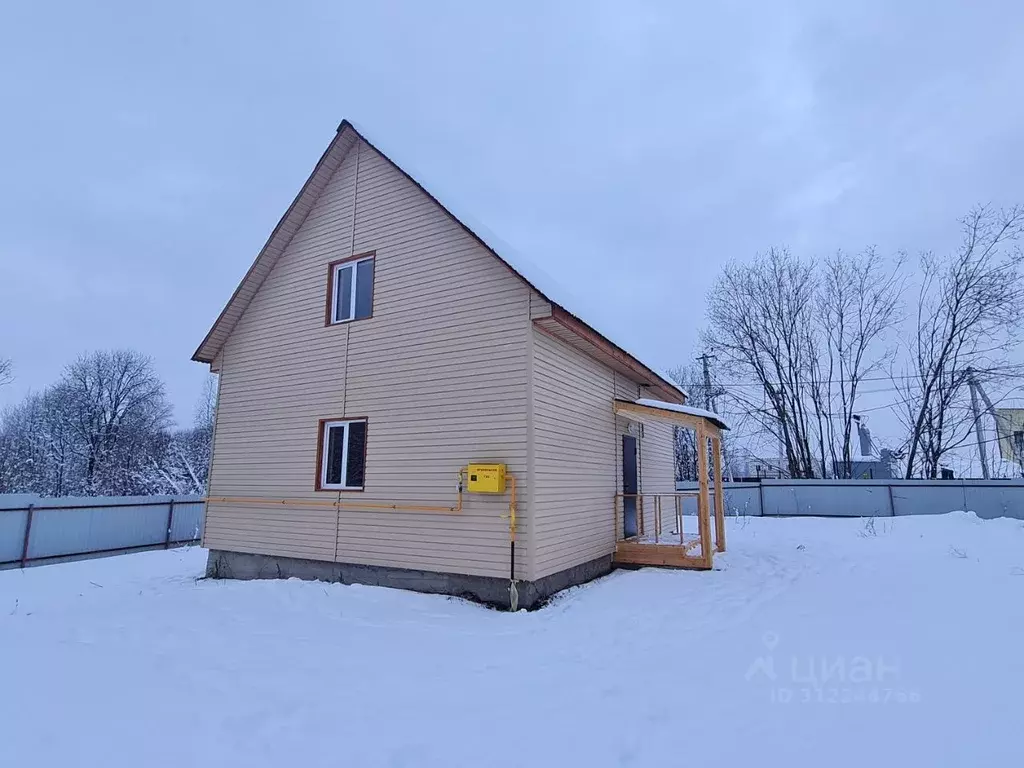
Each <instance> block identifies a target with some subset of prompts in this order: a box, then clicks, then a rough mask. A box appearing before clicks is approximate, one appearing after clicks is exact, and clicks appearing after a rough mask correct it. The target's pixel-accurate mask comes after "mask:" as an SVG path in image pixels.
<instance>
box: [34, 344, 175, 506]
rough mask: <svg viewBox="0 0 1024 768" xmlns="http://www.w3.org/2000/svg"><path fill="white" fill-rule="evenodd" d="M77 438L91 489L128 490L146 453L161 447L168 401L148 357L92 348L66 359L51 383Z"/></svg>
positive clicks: (104, 491) (168, 419) (108, 491)
mask: <svg viewBox="0 0 1024 768" xmlns="http://www.w3.org/2000/svg"><path fill="white" fill-rule="evenodd" d="M53 396H54V397H55V398H56V399H57V401H58V404H59V408H60V410H61V413H62V415H63V418H64V420H65V422H66V423H67V425H68V426H69V428H70V429H71V431H72V433H73V434H74V436H75V438H76V446H77V450H78V451H79V452H80V457H81V459H82V462H83V466H84V486H85V488H86V489H87V490H88V492H90V493H108V494H122V493H127V492H130V490H131V486H132V480H131V478H132V477H133V476H134V474H135V473H136V472H137V471H138V468H139V466H140V465H142V464H144V463H145V462H146V457H148V456H151V455H153V454H154V453H159V448H160V447H159V445H156V444H155V442H156V441H159V440H160V439H162V438H161V435H162V433H163V432H164V431H165V430H166V429H167V428H168V427H169V425H170V406H168V404H167V402H166V400H165V399H164V385H163V382H162V381H161V380H160V378H159V377H158V376H157V374H156V372H155V371H154V370H153V364H152V361H151V360H150V359H149V358H148V357H146V356H145V355H142V354H139V353H138V352H134V351H131V350H116V351H113V352H94V353H92V354H89V355H83V356H82V357H80V358H79V359H78V360H76V361H75V362H74V363H72V364H71V365H69V366H68V367H67V369H66V370H65V372H64V376H63V377H62V378H61V381H60V382H59V383H58V384H57V385H56V387H54V389H53Z"/></svg>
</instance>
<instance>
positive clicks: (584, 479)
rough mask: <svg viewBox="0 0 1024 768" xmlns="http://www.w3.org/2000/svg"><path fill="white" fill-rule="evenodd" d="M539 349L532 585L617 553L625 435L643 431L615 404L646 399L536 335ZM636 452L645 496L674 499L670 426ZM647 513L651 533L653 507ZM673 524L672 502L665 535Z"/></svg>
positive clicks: (607, 371) (653, 427)
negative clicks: (671, 495)
mask: <svg viewBox="0 0 1024 768" xmlns="http://www.w3.org/2000/svg"><path fill="white" fill-rule="evenodd" d="M533 349H534V360H533V398H534V402H533V409H534V414H535V420H534V426H533V441H534V465H535V466H534V486H533V493H534V497H533V498H534V503H533V506H532V509H533V516H534V524H535V530H534V536H535V539H536V543H535V551H534V569H533V577H534V578H541V577H543V576H547V575H549V574H551V573H557V572H558V571H562V570H565V569H566V568H571V567H572V566H574V565H578V564H580V563H584V562H586V561H588V560H592V559H594V558H597V557H601V556H603V555H609V554H611V553H612V552H613V551H614V549H615V534H616V532H615V525H616V522H615V517H614V496H615V493H617V492H620V491H621V490H622V435H623V434H627V433H631V434H633V435H639V434H640V429H639V427H638V425H634V426H633V428H632V431H631V432H630V422H629V421H628V420H627V419H624V418H622V417H617V416H616V415H615V414H614V412H613V410H612V409H613V401H614V399H615V398H616V397H619V398H627V399H636V398H637V397H639V396H640V392H639V389H638V385H637V384H636V383H635V382H633V381H630V380H629V379H627V378H626V377H624V376H623V375H622V374H619V373H616V372H615V371H613V370H612V369H611V368H609V367H607V366H606V365H604V364H602V363H599V362H598V361H596V360H594V359H593V358H591V357H588V356H587V355H585V354H583V353H582V352H580V351H579V350H577V349H575V348H573V347H571V346H569V345H568V344H565V343H563V342H561V341H559V340H558V339H554V338H552V337H551V336H550V335H548V334H546V333H544V332H542V331H540V330H538V329H535V330H534V338H533ZM638 448H639V450H638V453H639V456H638V470H639V477H638V480H639V484H640V490H641V492H642V493H672V492H674V486H675V483H674V479H673V478H674V471H675V470H674V459H673V455H674V454H673V450H674V449H673V446H672V428H671V426H668V425H662V424H647V425H644V428H643V437H641V438H638ZM644 511H645V519H646V521H647V525H648V527H649V530H651V531H653V526H654V505H653V501H652V502H651V503H649V504H648V505H646V506H645V510H644ZM673 517H674V514H673V512H672V508H671V501H669V500H666V501H665V510H664V512H663V515H662V520H663V524H664V529H665V530H666V531H667V530H669V529H670V527H671V523H672V521H673Z"/></svg>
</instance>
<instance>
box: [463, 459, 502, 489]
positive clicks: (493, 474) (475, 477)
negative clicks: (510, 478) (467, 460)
mask: <svg viewBox="0 0 1024 768" xmlns="http://www.w3.org/2000/svg"><path fill="white" fill-rule="evenodd" d="M466 471H467V473H468V474H469V492H470V493H504V492H505V465H504V464H470V465H469V466H468V467H467V468H466Z"/></svg>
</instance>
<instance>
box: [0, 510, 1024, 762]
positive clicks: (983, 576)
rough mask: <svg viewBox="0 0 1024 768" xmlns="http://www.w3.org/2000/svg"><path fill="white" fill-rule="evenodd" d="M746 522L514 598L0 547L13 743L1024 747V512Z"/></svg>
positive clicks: (746, 754) (712, 753)
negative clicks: (524, 608) (667, 562)
mask: <svg viewBox="0 0 1024 768" xmlns="http://www.w3.org/2000/svg"><path fill="white" fill-rule="evenodd" d="M729 523H730V527H729V545H730V552H729V553H728V554H727V555H725V556H720V557H719V558H717V559H716V567H717V569H716V570H715V571H713V572H708V573H697V572H671V571H664V570H655V569H647V570H642V571H634V572H630V571H618V572H616V573H614V574H612V575H611V576H609V577H607V578H605V579H602V580H600V581H597V582H595V583H593V584H590V585H588V586H586V587H583V588H580V589H576V590H572V591H570V592H568V593H564V594H563V595H562V596H560V597H559V598H558V599H557V600H556V601H555V602H554V603H553V604H552V605H550V606H548V607H547V608H545V609H543V610H541V611H538V612H534V613H525V612H521V613H518V614H514V615H510V614H505V613H499V612H496V611H491V610H487V609H484V608H481V607H479V606H476V605H473V604H469V603H464V602H461V601H459V600H452V599H446V598H443V597H435V596H426V595H416V594H410V593H405V592H399V591H393V590H386V589H379V588H371V587H359V586H348V587H346V586H339V585H329V584H321V583H305V582H299V581H288V582H269V581H267V582H221V583H218V582H207V581H198V580H197V577H198V576H199V575H200V574H201V573H202V570H203V565H204V558H205V552H204V551H203V550H200V549H191V550H176V551H171V552H148V553H142V554H135V555H125V556H121V557H112V558H107V559H103V560H91V561H86V562H79V563H72V564H64V565H53V566H45V567H39V568H30V569H28V570H25V571H6V572H0V755H2V760H0V764H3V765H10V766H71V765H74V766H83V765H89V766H105V767H108V768H118V767H120V766H140V765H144V766H176V767H178V768H181V767H182V766H192V765H204V766H234V765H245V766H274V767H275V768H281V767H282V766H291V765H295V766H302V767H303V768H307V767H308V766H327V765H331V766H341V765H344V766H376V765H395V766H481V767H482V766H511V765H521V766H549V765H551V766H571V765H586V766H605V765H644V766H646V765H650V766H694V767H698V766H776V765H777V766H794V765H829V766H857V767H858V768H863V767H864V766H1019V765H1024V740H1022V739H1021V727H1022V720H1021V715H1022V713H1024V524H1022V523H1021V522H1020V521H1011V520H994V521H986V522H982V521H979V520H977V519H976V518H974V517H973V515H965V514H953V515H943V516H936V517H918V518H909V517H901V518H896V519H886V520H885V521H882V520H878V521H876V522H875V523H874V530H873V531H872V530H870V526H866V524H865V522H864V521H863V520H845V519H830V520H819V519H789V520H786V519H782V520H773V519H761V518H751V519H748V520H746V521H743V520H740V521H733V520H730V521H729Z"/></svg>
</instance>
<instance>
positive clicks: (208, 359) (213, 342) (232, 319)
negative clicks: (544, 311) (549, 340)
mask: <svg viewBox="0 0 1024 768" xmlns="http://www.w3.org/2000/svg"><path fill="white" fill-rule="evenodd" d="M359 140H362V141H363V142H365V143H366V144H367V145H368V146H369V147H370V148H371V149H373V150H374V151H375V152H377V154H379V155H380V156H381V157H383V158H384V159H385V160H387V162H389V163H390V164H391V165H392V166H394V167H395V168H396V169H397V170H398V171H399V172H400V173H401V174H402V175H404V176H405V177H406V178H407V179H409V181H411V182H412V183H413V184H414V185H416V187H417V188H418V189H419V190H421V191H422V192H423V193H424V194H425V195H427V197H429V198H430V199H431V200H433V201H434V202H435V203H436V204H437V205H438V206H439V207H440V208H441V210H443V211H444V212H445V213H447V214H448V215H449V216H451V218H452V220H454V221H455V222H456V223H457V224H459V226H461V227H462V228H463V229H464V230H465V231H466V233H467V234H468V235H469V236H470V237H472V238H473V239H474V240H476V241H477V242H478V243H479V244H480V245H481V246H483V247H484V248H486V249H487V250H488V251H489V252H490V253H491V254H492V255H493V256H494V257H495V258H496V259H498V260H499V261H500V262H501V263H502V264H504V265H505V266H506V267H507V268H508V269H509V270H510V271H511V272H512V273H513V274H514V275H515V276H516V277H518V278H519V279H520V280H522V281H523V282H524V283H526V285H528V286H529V287H530V288H532V289H533V290H534V291H536V292H537V293H538V294H540V295H541V297H542V298H543V299H544V300H545V301H547V302H548V303H549V304H551V305H552V309H553V312H554V314H555V315H556V316H557V315H560V316H562V317H565V318H566V319H567V320H568V321H569V322H566V323H564V325H565V327H566V328H568V329H569V330H570V332H574V333H577V334H579V335H580V336H581V337H582V338H585V340H586V342H587V343H589V344H590V345H592V346H595V347H597V346H599V347H601V348H602V351H603V353H604V354H605V355H606V356H607V357H609V358H611V359H614V360H616V361H618V362H620V363H622V364H624V365H625V367H626V368H627V369H628V370H630V371H631V372H633V373H635V374H637V375H639V376H640V377H641V378H643V379H647V380H650V385H651V386H654V387H656V388H657V389H658V390H660V391H661V392H662V393H663V394H668V395H670V396H675V397H677V398H680V399H685V398H686V393H685V392H683V391H682V390H681V389H680V388H679V387H678V386H676V385H675V384H674V383H673V382H672V381H671V380H669V379H668V377H667V376H663V375H662V374H660V373H658V372H657V371H656V370H655V369H653V368H651V367H649V366H647V365H646V364H644V363H643V362H641V361H640V360H639V359H637V358H636V356H635V355H632V354H631V353H629V352H627V351H626V350H625V349H623V348H622V347H621V346H619V345H618V344H616V343H615V342H613V341H612V340H611V339H609V338H608V336H607V335H606V334H604V333H602V332H601V331H599V330H597V329H596V328H594V327H593V326H592V325H590V324H589V323H587V322H586V321H585V320H583V319H582V318H580V317H579V316H578V315H577V314H575V313H574V312H572V311H571V310H570V309H568V308H567V307H566V303H565V300H564V297H563V298H562V299H561V300H560V299H559V298H558V297H557V296H556V294H557V293H559V291H558V289H557V288H556V287H555V285H554V282H553V281H552V280H551V279H550V278H549V277H547V275H546V274H545V273H544V272H543V271H542V270H541V269H539V268H538V267H537V266H536V265H534V264H533V263H531V262H530V261H529V260H527V259H525V258H523V257H521V256H515V257H513V255H512V253H513V251H512V249H511V248H509V247H508V246H506V245H504V244H501V245H500V247H501V253H499V252H498V250H497V247H499V242H500V241H499V239H498V238H497V237H496V236H495V235H493V234H492V233H490V232H488V231H487V229H486V227H484V226H483V225H481V224H480V223H479V222H475V221H474V222H473V223H472V228H470V223H469V221H470V220H471V218H470V216H469V214H467V213H466V212H465V211H459V212H458V213H456V212H455V211H453V209H452V206H451V201H450V200H449V201H447V202H442V201H441V200H439V199H438V198H437V197H436V196H435V195H434V194H432V193H431V192H430V191H429V190H427V189H426V188H425V187H424V186H423V185H422V184H421V183H420V182H419V181H417V179H416V178H415V177H414V176H412V175H411V174H410V173H409V171H407V170H406V168H404V167H403V166H402V165H399V164H398V163H396V162H395V161H394V160H392V159H391V158H390V157H389V156H388V155H387V154H385V153H384V152H383V151H381V150H380V149H379V148H378V147H377V146H376V145H374V144H373V142H371V141H370V140H369V139H368V138H367V137H366V134H365V132H363V131H361V130H359V129H358V128H356V126H355V125H354V124H353V123H351V122H350V121H349V120H347V119H346V120H342V121H341V124H340V125H339V126H338V131H337V133H336V134H335V136H334V138H333V139H332V140H331V143H330V144H329V145H328V146H327V149H326V150H324V153H323V155H321V156H320V159H319V160H318V161H317V164H316V166H315V167H314V168H313V172H312V173H311V174H310V176H309V178H308V179H306V182H305V183H304V184H303V185H302V188H301V189H300V190H299V193H298V194H297V195H296V196H295V199H294V200H293V201H292V203H291V205H290V206H288V209H287V210H286V211H285V213H284V216H282V217H281V220H280V221H279V222H278V223H277V226H276V227H274V230H273V231H272V232H271V233H270V237H269V239H268V240H267V242H266V244H265V245H264V246H263V248H262V249H261V250H260V252H259V254H258V255H257V256H256V260H255V261H254V262H253V263H252V266H250V267H249V270H248V271H247V272H246V273H245V276H244V277H243V278H242V281H241V282H240V283H239V284H238V287H237V288H235V291H234V293H232V294H231V298H230V299H228V303H227V304H226V305H225V307H224V309H223V310H221V313H220V315H219V316H218V317H217V320H216V321H215V322H214V324H213V327H212V328H210V331H209V332H208V333H207V334H206V337H205V338H204V339H203V341H202V343H201V344H200V345H199V347H198V348H197V349H196V351H195V353H194V354H193V355H192V359H193V360H195V361H196V362H201V363H212V362H213V361H214V359H215V358H216V356H217V354H218V353H219V352H220V350H221V348H222V347H223V345H224V342H225V341H226V340H227V338H228V336H229V335H230V334H231V331H232V330H233V329H234V327H235V324H236V323H237V322H238V320H239V318H240V317H241V316H242V313H243V312H244V311H245V309H246V307H247V306H248V305H249V302H250V301H251V300H252V297H253V296H254V295H255V294H256V291H257V290H259V287H260V286H261V285H262V284H263V281H264V280H265V279H266V277H267V275H268V274H270V270H271V269H272V268H273V266H274V264H275V263H276V262H277V259H278V258H279V257H280V256H281V254H282V253H283V252H284V250H285V248H286V247H287V246H288V243H289V242H290V241H291V239H292V237H294V235H295V233H296V232H298V231H299V228H300V227H301V226H302V223H303V222H304V221H305V219H306V216H307V215H308V214H309V212H310V210H312V208H313V205H314V204H315V202H316V199H317V198H318V197H319V196H320V193H321V192H322V191H323V190H324V188H325V187H326V186H327V184H328V182H329V181H330V179H331V177H332V176H333V175H334V172H335V171H336V170H337V169H338V168H339V167H340V166H341V163H342V160H344V158H345V155H346V154H347V153H348V151H349V150H350V149H351V148H352V147H353V146H354V145H355V144H356V142H357V141H359ZM595 337H596V338H595Z"/></svg>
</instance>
